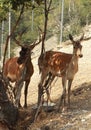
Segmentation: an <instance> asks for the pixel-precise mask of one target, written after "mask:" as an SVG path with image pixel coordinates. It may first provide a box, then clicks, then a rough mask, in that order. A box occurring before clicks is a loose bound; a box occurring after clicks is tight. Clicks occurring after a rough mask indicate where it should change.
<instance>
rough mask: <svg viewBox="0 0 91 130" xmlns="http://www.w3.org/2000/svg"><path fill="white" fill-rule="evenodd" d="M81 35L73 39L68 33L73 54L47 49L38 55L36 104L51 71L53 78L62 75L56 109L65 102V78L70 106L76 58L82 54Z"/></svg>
mask: <svg viewBox="0 0 91 130" xmlns="http://www.w3.org/2000/svg"><path fill="white" fill-rule="evenodd" d="M83 37H84V35H82V37H81V38H80V39H79V40H76V41H75V40H74V39H73V37H72V35H71V34H69V39H70V40H71V41H72V44H73V54H67V53H64V52H56V51H47V52H45V53H44V54H43V55H42V58H41V55H40V57H39V59H38V66H39V70H40V73H41V80H40V83H39V85H38V105H39V104H40V102H41V97H42V95H43V90H44V87H45V84H46V83H45V80H46V78H47V76H48V75H49V74H50V73H51V76H52V77H53V79H54V77H55V76H58V77H62V86H63V92H62V95H61V97H60V102H59V106H58V110H59V109H60V106H61V105H62V103H63V102H64V106H65V103H66V101H65V100H66V83H67V80H68V87H67V90H68V106H69V107H70V91H71V85H72V81H73V79H74V76H75V74H76V73H77V72H78V59H79V58H81V57H82V56H83V55H82V45H81V41H82V40H83ZM52 81H53V80H52ZM47 82H48V81H47ZM47 85H48V83H47ZM45 89H46V88H45ZM49 96H50V95H49Z"/></svg>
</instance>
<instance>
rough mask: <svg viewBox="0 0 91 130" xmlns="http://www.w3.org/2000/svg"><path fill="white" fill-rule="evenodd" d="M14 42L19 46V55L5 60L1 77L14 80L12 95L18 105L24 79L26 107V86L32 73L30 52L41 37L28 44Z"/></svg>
mask: <svg viewBox="0 0 91 130" xmlns="http://www.w3.org/2000/svg"><path fill="white" fill-rule="evenodd" d="M15 41H16V43H17V44H18V45H19V46H20V47H21V50H20V52H19V57H12V58H10V59H8V60H7V61H6V63H5V64H4V69H3V77H4V78H5V79H7V81H10V82H12V83H13V82H14V83H15V87H14V90H13V91H14V95H15V104H16V106H17V107H19V104H20V97H21V89H22V86H23V83H24V81H25V90H24V95H25V96H24V107H25V108H26V107H27V94H28V86H29V83H30V80H31V77H32V75H33V73H34V67H33V64H32V59H31V54H32V50H33V49H34V47H35V46H37V45H38V44H39V43H40V42H41V37H40V38H39V40H38V41H35V42H34V43H33V44H30V45H22V44H20V42H19V41H18V40H16V39H15Z"/></svg>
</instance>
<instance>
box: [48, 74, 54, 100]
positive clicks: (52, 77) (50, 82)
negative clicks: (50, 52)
mask: <svg viewBox="0 0 91 130" xmlns="http://www.w3.org/2000/svg"><path fill="white" fill-rule="evenodd" d="M54 78H55V76H53V75H51V77H50V78H49V84H48V86H47V89H46V94H47V102H48V101H50V102H52V100H51V97H50V92H49V91H51V84H52V82H53V80H54ZM49 89H50V90H49Z"/></svg>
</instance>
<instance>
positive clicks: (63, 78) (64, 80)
mask: <svg viewBox="0 0 91 130" xmlns="http://www.w3.org/2000/svg"><path fill="white" fill-rule="evenodd" d="M66 82H67V79H66V77H62V85H63V92H62V95H61V98H60V100H59V105H58V109H57V110H58V111H59V110H60V106H62V103H63V102H64V106H65V104H66Z"/></svg>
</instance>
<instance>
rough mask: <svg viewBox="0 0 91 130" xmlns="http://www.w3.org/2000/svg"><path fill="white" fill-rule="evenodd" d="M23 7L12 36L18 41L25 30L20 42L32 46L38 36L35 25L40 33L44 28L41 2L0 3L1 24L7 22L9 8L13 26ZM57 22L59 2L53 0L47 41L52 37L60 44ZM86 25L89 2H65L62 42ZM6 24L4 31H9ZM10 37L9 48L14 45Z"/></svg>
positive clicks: (90, 21) (16, 0) (90, 8)
mask: <svg viewBox="0 0 91 130" xmlns="http://www.w3.org/2000/svg"><path fill="white" fill-rule="evenodd" d="M47 3H48V2H47ZM23 4H24V5H25V8H24V13H23V15H22V18H21V20H20V22H19V24H18V26H17V29H16V31H15V32H14V34H13V37H16V38H17V39H18V38H19V34H20V33H21V32H22V31H23V30H26V31H25V33H24V34H23V35H22V37H21V43H22V44H31V43H32V42H33V41H35V40H36V39H37V37H38V26H39V27H40V28H41V29H42V30H43V29H44V20H45V18H44V0H34V2H33V0H0V21H2V20H6V22H7V23H8V12H9V8H11V13H12V18H11V19H12V27H13V26H14V25H15V23H16V20H17V18H18V16H19V12H20V10H21V5H23ZM60 23H61V1H59V0H52V6H51V10H50V12H49V17H48V27H47V36H46V39H48V38H50V37H51V36H52V35H54V34H55V35H57V37H58V42H59V39H60V28H61V27H60ZM86 24H91V0H64V19H63V41H65V40H67V39H68V34H69V33H72V34H73V35H76V34H79V33H80V32H82V28H83V27H84V26H85V25H86ZM6 25H7V27H6V26H5V30H7V31H8V24H6ZM13 37H12V40H11V44H12V47H14V46H15V44H14V41H13Z"/></svg>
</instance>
